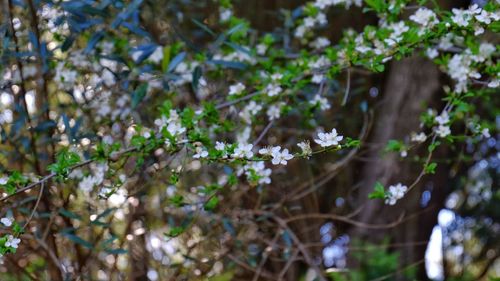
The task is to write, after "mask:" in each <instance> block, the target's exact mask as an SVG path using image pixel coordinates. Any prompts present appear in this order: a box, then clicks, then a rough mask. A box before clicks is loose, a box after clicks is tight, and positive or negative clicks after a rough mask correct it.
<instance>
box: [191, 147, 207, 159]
mask: <svg viewBox="0 0 500 281" xmlns="http://www.w3.org/2000/svg"><path fill="white" fill-rule="evenodd" d="M195 152H196V153H195V154H194V155H193V158H195V159H198V158H206V157H207V156H208V151H207V150H206V149H204V148H203V147H199V146H197V147H196V148H195Z"/></svg>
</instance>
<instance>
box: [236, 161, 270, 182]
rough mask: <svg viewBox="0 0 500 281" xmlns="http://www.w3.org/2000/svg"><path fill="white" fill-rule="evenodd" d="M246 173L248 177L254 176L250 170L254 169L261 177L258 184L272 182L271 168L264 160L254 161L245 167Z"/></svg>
mask: <svg viewBox="0 0 500 281" xmlns="http://www.w3.org/2000/svg"><path fill="white" fill-rule="evenodd" d="M243 169H244V170H245V174H246V176H247V177H248V178H250V177H251V176H252V173H250V171H253V172H254V173H255V175H257V176H258V177H259V180H258V182H257V183H258V184H270V183H271V177H270V176H271V173H272V171H271V169H266V166H265V164H264V162H252V163H250V164H247V165H245V166H244V167H243Z"/></svg>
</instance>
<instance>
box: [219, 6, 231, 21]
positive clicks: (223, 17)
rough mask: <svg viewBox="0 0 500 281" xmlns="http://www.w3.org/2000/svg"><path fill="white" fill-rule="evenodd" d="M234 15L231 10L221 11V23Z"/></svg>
mask: <svg viewBox="0 0 500 281" xmlns="http://www.w3.org/2000/svg"><path fill="white" fill-rule="evenodd" d="M232 15H233V11H231V10H230V9H221V10H220V12H219V18H220V21H222V22H226V21H228V20H229V19H230V18H231V16H232Z"/></svg>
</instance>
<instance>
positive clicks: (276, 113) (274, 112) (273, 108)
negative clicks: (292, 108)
mask: <svg viewBox="0 0 500 281" xmlns="http://www.w3.org/2000/svg"><path fill="white" fill-rule="evenodd" d="M283 105H284V103H282V102H279V103H276V104H272V105H270V106H269V108H268V109H267V111H266V114H267V117H268V118H269V121H272V120H277V119H279V118H280V116H281V107H282V106H283Z"/></svg>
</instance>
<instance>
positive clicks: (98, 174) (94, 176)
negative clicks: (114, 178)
mask: <svg viewBox="0 0 500 281" xmlns="http://www.w3.org/2000/svg"><path fill="white" fill-rule="evenodd" d="M90 168H91V170H92V173H91V174H90V175H88V176H86V177H83V178H82V179H81V180H80V182H79V184H78V187H79V188H80V189H81V190H82V191H83V192H90V191H92V189H93V188H94V186H97V185H100V184H101V183H102V182H103V181H104V178H105V176H106V172H107V171H108V169H109V167H108V164H106V163H99V164H94V163H93V164H91V166H90ZM82 175H83V174H82ZM77 177H78V175H77Z"/></svg>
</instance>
